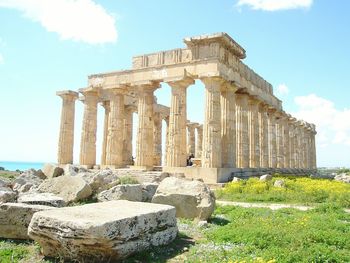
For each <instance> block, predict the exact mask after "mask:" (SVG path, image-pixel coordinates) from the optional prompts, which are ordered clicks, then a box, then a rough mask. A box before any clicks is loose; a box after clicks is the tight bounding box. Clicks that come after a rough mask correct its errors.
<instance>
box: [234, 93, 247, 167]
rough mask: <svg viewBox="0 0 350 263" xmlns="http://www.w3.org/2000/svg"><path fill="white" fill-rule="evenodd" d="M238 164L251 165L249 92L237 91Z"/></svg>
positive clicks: (242, 165)
mask: <svg viewBox="0 0 350 263" xmlns="http://www.w3.org/2000/svg"><path fill="white" fill-rule="evenodd" d="M236 138H237V139H236V142H237V143H236V145H237V149H236V153H237V155H236V164H237V167H239V168H248V167H249V136H248V94H241V93H236Z"/></svg>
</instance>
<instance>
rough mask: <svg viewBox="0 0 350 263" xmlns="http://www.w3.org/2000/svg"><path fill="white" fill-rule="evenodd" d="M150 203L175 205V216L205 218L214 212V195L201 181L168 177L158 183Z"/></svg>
mask: <svg viewBox="0 0 350 263" xmlns="http://www.w3.org/2000/svg"><path fill="white" fill-rule="evenodd" d="M152 203H159V204H167V205H172V206H175V208H176V216H177V217H184V218H198V219H202V220H207V219H208V218H209V217H210V216H211V214H212V213H213V212H214V208H215V197H214V194H213V193H212V192H211V191H210V189H209V187H207V186H206V185H205V184H204V183H202V182H199V181H196V180H195V181H189V180H185V179H179V178H175V177H169V178H166V179H164V180H163V181H162V182H161V183H160V184H159V186H158V188H157V191H156V193H155V195H154V196H153V198H152Z"/></svg>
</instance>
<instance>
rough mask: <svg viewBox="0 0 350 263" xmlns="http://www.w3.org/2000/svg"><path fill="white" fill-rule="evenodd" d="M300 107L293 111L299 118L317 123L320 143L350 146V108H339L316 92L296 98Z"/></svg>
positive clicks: (321, 144) (322, 144)
mask: <svg viewBox="0 0 350 263" xmlns="http://www.w3.org/2000/svg"><path fill="white" fill-rule="evenodd" d="M295 103H296V104H297V105H298V107H299V109H298V111H297V112H295V113H293V115H294V116H295V117H297V118H298V119H303V120H306V121H308V122H311V123H314V124H316V129H317V131H318V135H317V140H318V144H319V145H320V146H321V147H322V146H327V145H329V144H342V145H347V146H350V121H349V120H350V109H337V108H336V106H335V105H334V103H333V102H332V101H330V100H327V99H324V98H321V97H319V96H317V95H315V94H310V95H307V96H301V97H296V98H295Z"/></svg>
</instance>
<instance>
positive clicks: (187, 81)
mask: <svg viewBox="0 0 350 263" xmlns="http://www.w3.org/2000/svg"><path fill="white" fill-rule="evenodd" d="M166 83H167V84H168V85H169V86H170V87H174V88H187V87H189V86H190V85H193V84H194V83H195V81H194V79H192V78H190V77H185V78H182V79H178V80H172V81H168V82H166Z"/></svg>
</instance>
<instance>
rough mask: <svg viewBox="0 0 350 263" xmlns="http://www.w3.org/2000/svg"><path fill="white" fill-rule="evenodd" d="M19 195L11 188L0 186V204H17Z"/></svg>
mask: <svg viewBox="0 0 350 263" xmlns="http://www.w3.org/2000/svg"><path fill="white" fill-rule="evenodd" d="M16 199H17V193H16V192H14V191H12V189H11V188H9V187H4V186H0V203H7V202H15V201H16Z"/></svg>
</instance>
